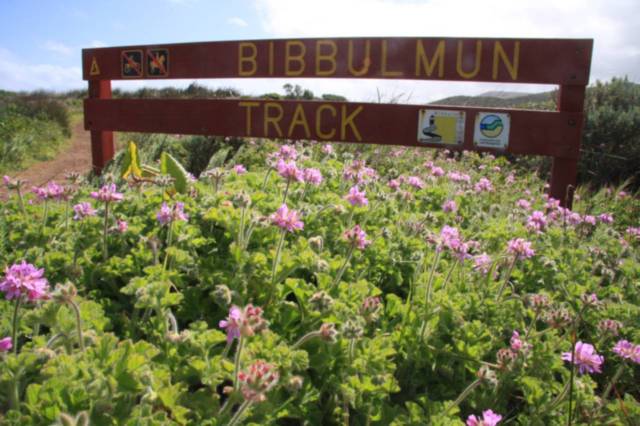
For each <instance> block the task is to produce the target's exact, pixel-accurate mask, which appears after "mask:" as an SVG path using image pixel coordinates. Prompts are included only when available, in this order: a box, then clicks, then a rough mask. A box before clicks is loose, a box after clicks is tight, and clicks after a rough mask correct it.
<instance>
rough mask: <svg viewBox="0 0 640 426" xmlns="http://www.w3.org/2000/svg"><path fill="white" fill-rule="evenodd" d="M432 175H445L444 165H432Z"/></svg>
mask: <svg viewBox="0 0 640 426" xmlns="http://www.w3.org/2000/svg"><path fill="white" fill-rule="evenodd" d="M431 175H432V176H435V177H440V176H444V169H443V168H442V167H438V166H433V167H431Z"/></svg>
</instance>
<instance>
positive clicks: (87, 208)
mask: <svg viewBox="0 0 640 426" xmlns="http://www.w3.org/2000/svg"><path fill="white" fill-rule="evenodd" d="M73 211H74V212H75V215H74V216H73V220H82V219H84V218H85V217H89V216H95V215H96V210H95V209H94V208H93V207H92V206H91V203H87V202H84V203H79V204H76V205H75V206H73Z"/></svg>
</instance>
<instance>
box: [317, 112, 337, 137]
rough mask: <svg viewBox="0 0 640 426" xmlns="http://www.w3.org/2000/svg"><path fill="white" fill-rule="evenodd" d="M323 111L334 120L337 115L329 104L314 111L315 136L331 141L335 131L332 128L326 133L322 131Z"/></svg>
mask: <svg viewBox="0 0 640 426" xmlns="http://www.w3.org/2000/svg"><path fill="white" fill-rule="evenodd" d="M323 111H329V112H330V113H331V115H332V116H333V117H334V118H335V117H336V116H337V115H338V111H337V110H336V108H335V107H334V106H333V105H329V104H322V105H320V106H319V107H318V109H316V135H318V138H319V139H323V140H331V139H332V138H333V137H334V136H335V135H336V129H334V128H332V129H331V131H329V132H326V133H325V132H324V131H323V130H322V112H323Z"/></svg>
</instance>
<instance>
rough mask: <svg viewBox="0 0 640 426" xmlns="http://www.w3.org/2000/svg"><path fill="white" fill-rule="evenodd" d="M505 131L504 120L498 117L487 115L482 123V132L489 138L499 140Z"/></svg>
mask: <svg viewBox="0 0 640 426" xmlns="http://www.w3.org/2000/svg"><path fill="white" fill-rule="evenodd" d="M503 129H504V124H503V123H502V119H501V118H500V117H498V116H497V115H493V114H492V115H487V116H485V117H484V118H483V119H482V121H481V122H480V132H481V133H482V135H483V136H485V137H487V138H497V137H498V136H500V134H501V133H502V130H503Z"/></svg>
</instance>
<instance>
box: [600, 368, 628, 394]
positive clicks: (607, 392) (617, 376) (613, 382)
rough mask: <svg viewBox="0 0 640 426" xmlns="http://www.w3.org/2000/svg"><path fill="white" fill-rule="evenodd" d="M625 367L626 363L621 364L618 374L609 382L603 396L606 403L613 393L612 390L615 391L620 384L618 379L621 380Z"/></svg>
mask: <svg viewBox="0 0 640 426" xmlns="http://www.w3.org/2000/svg"><path fill="white" fill-rule="evenodd" d="M624 366H625V364H624V363H622V364H620V366H619V367H618V369H617V370H616V373H615V374H614V375H613V377H612V378H611V381H610V382H609V384H607V387H606V389H605V390H604V393H603V394H602V399H603V400H605V401H606V399H607V398H609V394H610V393H611V389H613V387H614V386H615V384H616V383H617V382H618V379H620V376H622V373H623V372H624Z"/></svg>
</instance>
